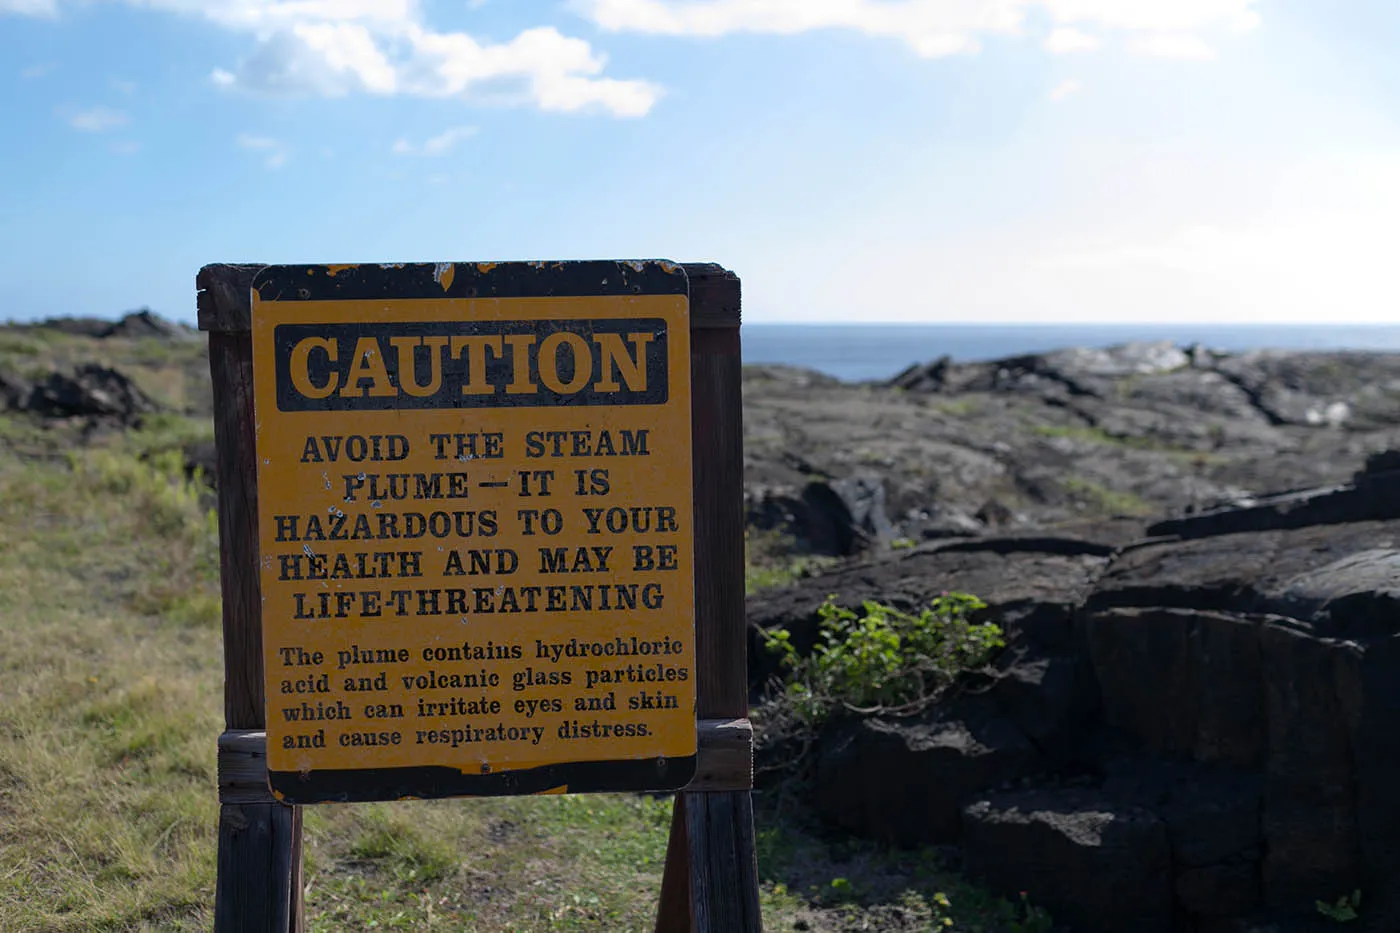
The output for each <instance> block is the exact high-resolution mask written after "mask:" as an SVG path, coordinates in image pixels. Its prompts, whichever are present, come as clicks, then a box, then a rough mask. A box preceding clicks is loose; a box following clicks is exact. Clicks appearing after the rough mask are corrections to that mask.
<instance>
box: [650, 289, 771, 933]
mask: <svg viewBox="0 0 1400 933" xmlns="http://www.w3.org/2000/svg"><path fill="white" fill-rule="evenodd" d="M686 272H687V274H688V275H689V276H690V320H691V402H692V409H691V410H692V416H691V425H692V430H693V433H694V449H695V598H696V607H695V609H696V619H695V625H696V648H697V651H698V652H699V662H698V667H699V671H698V676H699V684H698V688H699V693H698V695H697V697H696V703H697V713H698V715H699V717H700V718H701V720H719V721H728V722H729V723H731V726H730V729H731V731H732V733H733V735H734V736H735V739H734V742H735V749H736V757H737V758H738V759H740V760H741V764H740V767H739V768H738V769H737V770H736V771H734V772H731V774H729V775H727V778H728V780H726V781H715V782H713V783H712V785H711V786H713V787H715V788H716V789H712V790H700V789H696V785H695V784H692V787H691V789H688V790H687V791H686V792H684V793H681V794H679V795H677V797H676V803H675V812H674V814H673V816H672V821H671V839H670V843H669V844H668V846H667V850H666V868H665V873H664V875H663V878H662V884H661V903H660V905H659V908H658V911H657V924H656V929H657V931H658V933H682V931H685V933H690V931H695V933H712V931H714V933H717V931H731V930H732V931H739V933H750V931H760V930H762V928H763V925H762V918H761V917H760V915H759V905H758V865H757V861H756V853H755V848H754V824H753V804H752V797H751V792H750V789H749V788H750V787H751V786H752V779H753V733H752V729H751V728H750V726H749V721H748V709H749V706H748V674H747V644H748V642H747V637H746V628H745V619H744V514H743V495H744V492H743V490H744V475H743V469H744V449H743V448H744V430H743V405H742V398H741V394H740V392H741V375H742V360H741V356H740V343H739V325H740V286H739V279H738V277H737V276H736V275H734V274H733V273H732V272H728V271H726V270H724V269H722V268H720V267H719V266H712V265H704V266H702V265H688V266H686Z"/></svg>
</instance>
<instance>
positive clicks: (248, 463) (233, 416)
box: [196, 265, 304, 933]
mask: <svg viewBox="0 0 1400 933" xmlns="http://www.w3.org/2000/svg"><path fill="white" fill-rule="evenodd" d="M258 268H259V267H258V266H229V265H216V266H206V267H204V268H203V269H201V270H200V272H199V276H198V278H197V279H196V286H197V287H198V289H199V298H198V302H199V324H200V329H201V330H206V331H209V371H210V375H211V376H212V377H213V381H214V442H215V445H216V447H217V454H216V456H217V464H218V466H217V476H218V491H219V554H220V567H219V570H220V577H221V581H222V587H223V599H224V723H225V728H226V730H227V731H226V732H225V735H224V737H223V738H221V740H220V742H219V746H220V747H219V787H220V795H219V796H220V807H219V856H218V881H217V887H216V889H215V894H214V929H215V931H216V933H253V931H257V933H261V931H267V933H301V930H302V929H303V922H304V921H303V915H304V912H303V909H302V896H301V811H300V808H297V807H289V806H285V805H283V804H281V803H279V802H278V801H277V800H276V799H275V798H274V797H273V796H272V794H271V793H270V792H269V791H268V790H267V784H266V780H265V779H261V780H260V779H258V777H257V775H258V773H259V772H258V768H259V767H261V769H262V772H263V773H265V772H266V759H265V757H263V756H262V753H261V752H260V751H255V750H252V749H250V748H249V747H248V743H247V742H246V741H245V740H244V735H245V734H246V733H249V732H255V731H260V730H262V729H263V728H264V727H265V726H266V722H265V721H264V718H263V717H264V708H263V661H262V658H263V653H262V616H261V594H260V589H259V583H258V489H257V461H256V458H255V452H254V444H253V441H254V434H253V341H252V334H251V333H250V332H249V330H248V325H247V324H246V323H245V322H246V321H247V320H248V318H249V314H250V311H249V305H250V294H249V290H250V288H251V285H252V280H253V274H254V273H255V272H256V271H257V270H258ZM260 762H261V764H259V763H260ZM250 771H251V773H252V775H253V777H252V778H249V777H248V772H250Z"/></svg>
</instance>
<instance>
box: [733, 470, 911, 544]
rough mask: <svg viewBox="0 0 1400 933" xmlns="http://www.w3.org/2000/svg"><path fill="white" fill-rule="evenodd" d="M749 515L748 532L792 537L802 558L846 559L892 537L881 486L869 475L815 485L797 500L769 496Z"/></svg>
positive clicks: (786, 495) (772, 493) (775, 494)
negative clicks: (819, 556)
mask: <svg viewBox="0 0 1400 933" xmlns="http://www.w3.org/2000/svg"><path fill="white" fill-rule="evenodd" d="M748 511H749V514H748V524H749V525H750V526H751V527H753V528H757V529H759V530H761V531H778V532H781V533H782V534H784V535H787V536H789V537H791V538H792V539H793V541H794V546H795V549H796V550H797V551H799V552H800V553H804V554H823V555H827V556H831V557H847V556H850V555H852V554H855V553H857V552H859V551H862V550H865V549H866V548H868V547H870V546H871V545H873V544H877V543H884V544H888V543H889V541H891V540H892V539H893V538H894V536H895V534H894V526H893V525H892V524H891V523H890V519H889V516H888V515H887V514H886V511H885V490H884V484H883V482H882V481H881V479H880V478H879V477H878V476H874V475H873V474H858V475H856V476H851V477H847V478H846V479H842V480H836V481H827V480H813V481H812V482H809V483H807V485H806V486H804V487H803V488H802V490H801V492H800V493H798V494H797V495H796V496H793V495H792V494H790V493H787V492H780V491H767V492H765V493H764V494H762V495H761V496H760V497H759V498H758V500H757V501H756V502H754V503H752V504H751V505H750V506H749V510H748Z"/></svg>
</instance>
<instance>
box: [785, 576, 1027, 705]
mask: <svg viewBox="0 0 1400 933" xmlns="http://www.w3.org/2000/svg"><path fill="white" fill-rule="evenodd" d="M985 608H986V603H984V602H982V600H980V599H978V598H977V597H975V596H970V595H968V594H966V593H944V594H943V595H941V596H939V597H938V598H936V599H934V600H933V601H932V602H931V603H930V605H929V606H928V608H926V609H924V610H922V611H921V612H919V613H917V614H915V613H909V612H902V611H900V610H898V609H895V608H893V607H891V606H885V605H882V604H880V603H877V602H873V601H866V602H865V603H863V604H862V607H861V611H860V612H854V611H852V610H850V609H845V608H842V607H840V606H838V605H836V602H835V597H834V596H829V597H827V600H826V602H825V603H823V604H822V607H821V609H820V610H819V618H820V628H819V631H818V636H817V644H816V645H815V646H814V648H813V649H812V652H811V653H810V654H807V655H805V656H804V655H802V654H800V653H799V652H798V651H797V648H796V646H795V645H794V644H793V642H792V634H791V633H790V632H789V631H788V630H786V629H776V630H771V631H769V632H767V633H766V640H767V645H768V647H769V649H770V650H772V651H776V652H778V653H779V654H781V655H782V656H783V657H782V663H783V666H784V667H786V668H787V669H788V671H789V679H788V683H787V685H786V688H785V690H784V694H783V696H785V698H786V699H787V700H788V701H789V702H790V703H791V705H792V707H793V709H794V711H795V712H796V714H797V716H798V718H799V719H800V720H802V721H803V722H805V723H806V724H807V725H809V726H812V725H816V724H817V723H819V722H820V721H822V720H824V719H825V718H827V717H828V716H829V715H830V714H831V713H832V712H833V711H835V710H836V709H838V708H845V709H849V710H852V711H856V712H874V711H876V710H881V709H884V710H893V709H908V708H914V707H918V706H921V705H923V704H924V703H926V702H928V701H929V700H931V699H933V698H934V697H936V696H937V695H938V693H939V692H940V691H941V690H942V689H943V688H944V687H946V686H947V685H948V684H950V683H951V682H952V681H953V680H954V679H955V678H956V677H957V676H958V675H959V674H960V673H962V672H964V671H967V670H972V669H975V668H978V667H981V666H983V665H985V664H986V663H987V662H988V661H989V660H991V657H992V655H993V654H994V653H995V652H996V650H997V649H998V648H1001V647H1003V646H1004V645H1005V641H1004V639H1003V637H1002V631H1001V629H1000V628H999V627H998V626H996V625H994V624H992V623H990V622H974V621H973V617H974V615H975V613H977V612H978V611H979V610H982V609H985Z"/></svg>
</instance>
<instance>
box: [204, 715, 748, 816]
mask: <svg viewBox="0 0 1400 933" xmlns="http://www.w3.org/2000/svg"><path fill="white" fill-rule="evenodd" d="M752 787H753V726H752V725H751V724H750V723H749V721H748V720H747V719H701V720H700V721H699V722H697V723H696V765H695V778H694V779H693V780H692V781H691V782H690V783H689V784H687V785H686V786H685V787H684V790H685V791H686V792H687V793H690V792H699V791H734V790H749V789H751V788H752ZM219 802H220V803H237V804H246V803H276V802H277V798H276V797H273V796H272V792H271V791H270V790H268V786H267V733H266V732H263V731H261V730H230V731H228V732H225V733H223V734H222V735H220V736H219Z"/></svg>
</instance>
